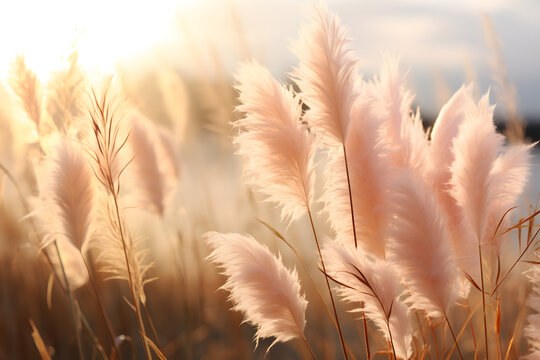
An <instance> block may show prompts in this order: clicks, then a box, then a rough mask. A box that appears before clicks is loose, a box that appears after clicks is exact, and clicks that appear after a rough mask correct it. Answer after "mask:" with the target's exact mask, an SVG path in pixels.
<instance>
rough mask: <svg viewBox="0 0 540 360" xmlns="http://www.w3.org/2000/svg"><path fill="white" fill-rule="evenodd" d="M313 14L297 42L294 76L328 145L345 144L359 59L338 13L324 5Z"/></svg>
mask: <svg viewBox="0 0 540 360" xmlns="http://www.w3.org/2000/svg"><path fill="white" fill-rule="evenodd" d="M310 16H311V17H310V20H311V22H310V23H309V24H306V25H304V26H303V27H302V30H301V32H300V40H298V42H297V43H295V44H294V50H293V51H294V53H295V54H296V56H297V57H298V59H299V60H300V65H299V66H298V67H297V68H296V69H295V70H294V72H293V78H294V80H295V81H296V83H297V84H298V86H299V87H300V89H301V95H300V96H301V97H302V99H303V100H304V102H305V103H306V104H307V105H308V106H309V107H310V109H311V111H310V116H309V117H308V121H309V123H310V125H311V126H313V127H314V128H315V129H317V133H319V134H320V135H321V136H323V137H324V139H326V142H327V143H328V144H338V145H341V144H343V143H344V142H345V139H346V138H347V132H348V128H349V123H350V121H351V113H350V112H351V109H352V107H353V105H354V102H355V101H356V96H357V94H356V81H357V67H358V60H357V59H356V58H355V56H354V55H353V50H352V49H351V47H350V45H349V44H350V41H351V40H350V39H349V38H348V35H347V31H346V30H345V28H344V27H343V26H342V25H341V23H340V21H339V19H338V17H337V16H335V15H331V14H329V13H328V10H327V9H326V6H324V5H323V4H320V5H318V6H314V7H313V8H312V9H311V14H310Z"/></svg>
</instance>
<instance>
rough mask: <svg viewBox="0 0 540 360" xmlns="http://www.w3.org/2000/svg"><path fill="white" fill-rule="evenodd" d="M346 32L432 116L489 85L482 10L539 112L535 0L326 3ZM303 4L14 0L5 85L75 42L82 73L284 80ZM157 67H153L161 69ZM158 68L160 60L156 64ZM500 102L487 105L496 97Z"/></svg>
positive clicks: (3, 27) (0, 12)
mask: <svg viewBox="0 0 540 360" xmlns="http://www.w3.org/2000/svg"><path fill="white" fill-rule="evenodd" d="M327 3H328V7H329V9H330V10H331V11H332V12H337V13H338V14H339V15H340V17H341V18H342V22H343V24H345V25H346V26H347V27H348V28H349V29H350V35H351V37H352V38H353V39H354V43H353V45H354V47H355V48H356V49H357V54H358V55H359V56H360V57H361V59H362V61H363V64H364V66H363V67H362V71H363V72H365V74H366V76H371V74H373V73H374V72H376V71H377V68H378V64H379V62H380V59H381V56H380V54H381V53H382V52H387V53H391V54H399V55H400V56H401V58H402V63H403V67H404V68H405V69H409V73H408V74H409V76H408V78H409V80H410V83H411V86H412V88H413V89H415V90H416V92H417V103H418V104H419V105H420V106H421V108H422V109H424V110H427V112H431V113H433V112H436V111H437V109H438V108H439V106H440V104H439V103H438V97H440V96H439V95H437V94H440V93H441V92H442V90H441V89H444V88H445V87H447V88H448V89H449V91H455V90H456V89H457V88H458V87H459V86H460V85H461V83H463V82H464V81H466V79H467V73H469V74H471V73H473V74H474V75H475V77H476V78H477V80H478V81H479V83H480V90H481V91H482V92H484V91H486V90H487V89H488V87H489V85H490V84H492V81H491V79H490V71H489V66H488V62H489V59H490V57H491V54H490V52H489V49H488V48H487V47H486V42H485V38H484V29H483V25H482V14H486V15H488V16H489V18H490V19H491V21H492V23H493V25H494V29H495V32H496V34H497V36H498V39H499V41H500V42H501V49H502V53H503V58H504V60H505V62H506V65H507V69H508V75H509V78H510V80H511V81H512V82H513V83H514V84H515V85H516V89H517V93H518V96H519V98H518V99H519V108H520V109H521V111H522V112H523V113H525V114H535V115H539V114H540V101H538V100H537V99H538V96H539V95H540V67H539V66H538V64H540V45H539V44H540V42H539V40H540V21H538V16H539V15H540V2H539V1H536V0H489V1H488V0H477V1H470V0H441V1H430V0H378V1H371V0H370V1H368V0H327ZM307 5H309V1H304V0H168V1H167V0H153V1H136V0H131V1H124V0H116V1H115V0H91V1H73V0H72V1H70V0H47V1H43V0H17V1H1V2H0V34H2V35H1V37H0V38H1V39H2V47H1V50H0V78H5V74H6V73H7V70H8V68H9V62H10V61H11V60H12V59H13V58H14V56H15V55H16V54H18V53H24V54H25V56H26V59H27V64H28V65H29V66H30V67H32V68H33V69H34V70H35V71H36V72H37V73H38V75H40V77H42V78H43V77H46V75H47V73H48V72H49V71H51V70H55V69H57V68H58V67H59V66H60V64H61V59H62V57H66V56H67V55H68V54H69V53H70V50H71V48H72V46H73V44H74V43H75V42H76V44H77V48H78V49H79V55H80V61H81V63H82V64H83V65H84V66H85V67H87V68H100V69H102V70H103V71H110V70H111V69H113V68H114V66H115V64H116V63H118V62H124V63H125V62H128V63H129V62H130V59H133V58H134V57H140V56H143V57H144V58H145V59H146V60H148V59H154V60H155V59H157V58H159V61H166V62H168V63H170V64H171V65H173V66H175V67H178V68H180V69H183V70H184V72H185V73H187V74H189V75H193V74H201V73H208V74H212V73H214V72H215V71H214V70H215V68H216V67H219V66H223V68H224V70H225V71H226V72H227V73H232V72H234V71H235V69H236V68H237V66H238V62H239V61H241V60H242V59H245V57H246V56H252V57H255V58H256V59H257V60H259V61H260V62H262V63H264V64H265V65H267V66H268V67H269V68H270V70H271V71H272V72H273V73H274V75H275V76H277V77H281V78H283V77H284V76H285V74H286V73H287V71H290V70H291V67H292V66H293V65H294V64H295V63H296V59H295V58H294V56H293V55H292V54H291V52H290V51H289V46H290V42H291V40H292V39H295V38H296V37H297V34H298V30H299V28H300V24H301V23H302V22H303V21H304V17H303V15H302V10H303V9H304V8H306V6H307ZM155 63H156V62H153V64H154V65H155ZM158 63H159V62H158ZM495 100H496V99H492V101H495Z"/></svg>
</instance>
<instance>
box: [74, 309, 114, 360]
mask: <svg viewBox="0 0 540 360" xmlns="http://www.w3.org/2000/svg"><path fill="white" fill-rule="evenodd" d="M75 305H76V306H77V312H78V314H79V315H80V317H81V321H82V324H83V325H84V327H85V328H86V331H88V334H89V335H90V337H91V338H92V341H93V342H94V346H95V347H96V349H97V350H98V351H99V353H100V354H101V356H102V357H103V359H105V360H107V359H109V357H108V356H107V354H106V353H105V350H103V346H101V344H100V343H99V340H98V338H97V336H96V334H95V333H94V331H93V330H92V327H91V326H90V324H89V323H88V320H86V318H85V317H84V315H83V314H82V312H81V308H80V306H79V304H78V303H77V302H75ZM116 358H117V359H118V358H119V356H117V357H116Z"/></svg>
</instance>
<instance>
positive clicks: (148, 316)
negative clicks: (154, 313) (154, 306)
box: [142, 303, 163, 353]
mask: <svg viewBox="0 0 540 360" xmlns="http://www.w3.org/2000/svg"><path fill="white" fill-rule="evenodd" d="M142 306H143V309H144V313H145V315H146V319H147V320H148V323H149V324H150V329H151V330H152V334H153V335H154V339H156V343H157V346H158V349H159V351H161V352H162V353H163V347H162V346H161V342H160V341H159V337H158V336H157V332H156V328H155V327H154V322H153V321H152V318H151V317H150V312H149V311H148V308H147V307H146V303H142Z"/></svg>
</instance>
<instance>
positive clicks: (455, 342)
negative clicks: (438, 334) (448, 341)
mask: <svg viewBox="0 0 540 360" xmlns="http://www.w3.org/2000/svg"><path fill="white" fill-rule="evenodd" d="M444 318H445V319H446V323H447V324H448V329H449V330H450V334H452V338H453V339H454V344H456V349H457V351H458V353H459V357H460V358H461V360H463V355H462V354H461V350H460V348H459V345H458V342H457V339H456V335H455V334H454V330H452V325H450V320H448V316H446V314H444Z"/></svg>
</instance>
